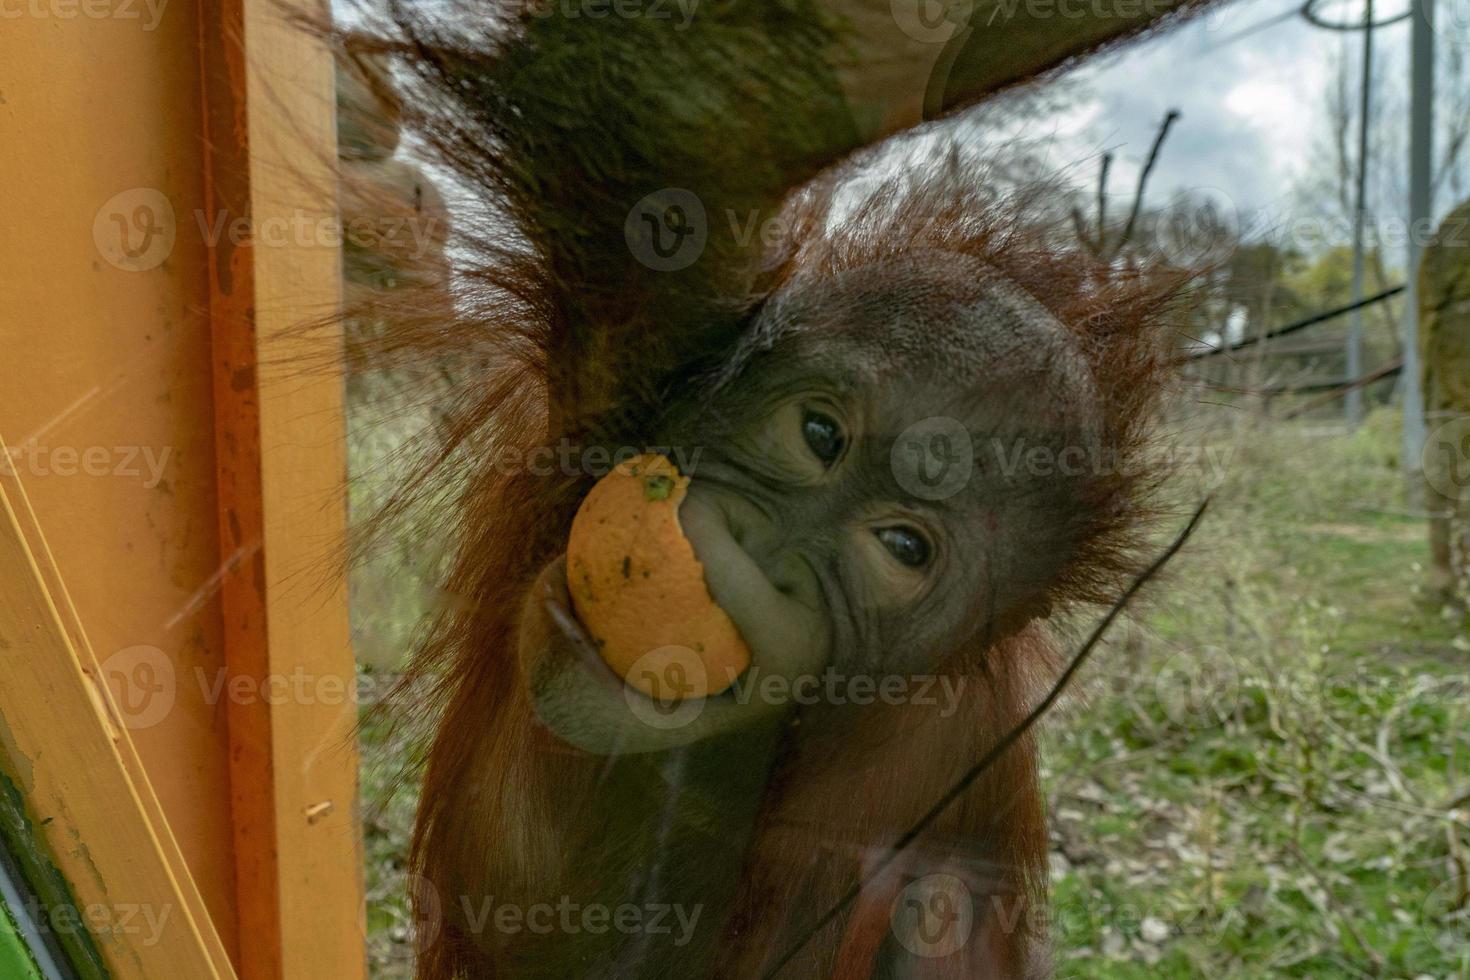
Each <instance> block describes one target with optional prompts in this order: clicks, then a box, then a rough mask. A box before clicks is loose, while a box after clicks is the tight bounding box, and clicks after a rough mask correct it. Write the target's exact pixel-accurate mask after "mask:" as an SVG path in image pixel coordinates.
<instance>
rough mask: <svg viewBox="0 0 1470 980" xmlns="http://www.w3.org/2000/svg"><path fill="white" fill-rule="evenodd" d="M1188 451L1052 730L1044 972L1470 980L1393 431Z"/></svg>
mask: <svg viewBox="0 0 1470 980" xmlns="http://www.w3.org/2000/svg"><path fill="white" fill-rule="evenodd" d="M1190 432H1191V435H1190V437H1189V439H1188V440H1182V441H1194V442H1203V443H1207V444H1208V445H1210V446H1212V447H1214V448H1216V449H1217V450H1220V451H1223V452H1225V453H1226V454H1227V458H1228V466H1227V467H1226V470H1225V475H1224V478H1223V480H1222V481H1221V482H1220V483H1219V485H1218V487H1217V488H1216V499H1215V503H1214V505H1213V507H1212V509H1211V511H1210V513H1209V515H1208V516H1207V518H1206V523H1205V524H1204V525H1203V526H1202V528H1201V530H1200V532H1199V534H1198V535H1197V536H1196V538H1195V539H1194V540H1193V541H1192V542H1191V543H1190V545H1189V547H1188V549H1187V550H1186V551H1185V552H1184V553H1183V554H1181V555H1180V556H1179V557H1178V558H1177V559H1176V561H1175V562H1174V563H1173V564H1172V565H1171V566H1170V568H1169V569H1168V571H1167V573H1166V576H1165V578H1164V579H1162V580H1161V581H1159V582H1157V583H1155V584H1154V586H1153V587H1152V588H1151V589H1150V591H1149V593H1148V596H1147V598H1146V599H1145V600H1144V601H1143V602H1142V603H1141V605H1140V606H1139V607H1138V608H1137V609H1136V610H1134V611H1133V615H1132V618H1131V619H1130V620H1129V621H1127V622H1125V623H1120V624H1119V625H1118V626H1116V627H1115V628H1114V630H1113V634H1112V636H1111V637H1110V638H1109V640H1108V642H1107V644H1106V646H1105V647H1104V648H1102V649H1100V650H1099V651H1098V652H1097V655H1096V657H1095V660H1094V662H1093V663H1092V664H1091V665H1090V666H1089V667H1088V669H1087V671H1086V676H1085V679H1084V680H1083V682H1082V684H1081V685H1080V687H1079V688H1078V692H1077V693H1078V696H1077V697H1075V698H1072V699H1070V700H1069V701H1068V702H1066V703H1065V705H1064V706H1063V707H1062V708H1060V709H1059V710H1058V711H1057V713H1056V714H1055V715H1054V716H1053V717H1052V718H1051V719H1049V721H1048V723H1047V726H1046V733H1045V735H1044V739H1043V744H1044V752H1045V759H1046V787H1047V796H1048V807H1049V810H1050V814H1051V821H1052V827H1053V858H1052V861H1053V863H1052V888H1053V898H1052V904H1051V916H1050V919H1051V927H1052V933H1053V939H1054V944H1055V958H1056V964H1057V974H1058V976H1060V977H1079V978H1082V977H1085V978H1103V980H1111V978H1119V980H1121V978H1135V977H1137V978H1144V977H1146V978H1149V980H1165V978H1175V977H1178V978H1185V977H1190V978H1193V977H1211V978H1252V980H1255V978H1261V977H1276V976H1284V977H1369V976H1381V977H1403V978H1414V980H1418V978H1422V977H1434V978H1459V980H1470V910H1467V909H1463V908H1461V909H1459V910H1456V909H1454V908H1452V906H1453V905H1454V903H1455V899H1457V898H1458V892H1459V890H1460V887H1461V885H1463V882H1464V878H1463V875H1464V874H1465V872H1464V871H1462V870H1457V869H1463V868H1464V867H1465V865H1466V863H1470V801H1466V802H1462V803H1460V804H1458V809H1456V810H1451V809H1450V808H1449V807H1448V806H1447V805H1446V803H1447V801H1448V800H1449V799H1450V798H1451V797H1456V796H1459V795H1460V794H1461V793H1464V792H1465V791H1466V790H1467V789H1470V652H1467V651H1470V630H1467V628H1466V624H1465V621H1464V618H1463V616H1462V615H1461V614H1460V613H1458V612H1456V611H1454V610H1448V609H1443V608H1441V606H1440V605H1439V604H1438V603H1437V602H1435V601H1432V599H1431V597H1429V596H1427V595H1424V594H1422V592H1421V589H1420V583H1422V582H1423V581H1424V580H1425V577H1426V573H1425V566H1426V565H1427V563H1428V548H1427V545H1426V539H1425V530H1424V522H1423V520H1422V519H1420V518H1418V517H1415V516H1412V511H1413V507H1412V506H1411V505H1410V504H1409V503H1408V502H1407V501H1406V499H1405V494H1404V491H1403V481H1402V478H1401V477H1400V476H1399V473H1398V471H1397V463H1396V461H1395V446H1396V440H1397V428H1396V420H1395V419H1394V418H1393V417H1392V416H1391V415H1389V414H1381V413H1380V414H1378V415H1375V416H1374V417H1372V418H1370V420H1369V422H1368V424H1367V425H1365V426H1364V427H1363V428H1362V429H1361V430H1360V431H1359V432H1358V433H1357V434H1356V435H1354V436H1352V437H1346V436H1341V435H1333V434H1330V433H1326V434H1324V433H1322V432H1321V431H1320V426H1319V427H1318V430H1314V429H1313V428H1312V427H1310V426H1298V425H1292V426H1274V427H1272V426H1269V425H1262V426H1257V425H1255V424H1253V423H1252V422H1251V421H1250V419H1249V417H1248V416H1247V415H1246V414H1245V413H1237V416H1227V417H1224V418H1222V419H1204V420H1200V419H1195V420H1192V421H1191V423H1190ZM1209 482H1211V478H1209V477H1207V476H1205V477H1201V476H1198V475H1197V474H1193V473H1190V472H1188V471H1182V472H1181V473H1180V474H1179V477H1178V479H1177V480H1176V484H1177V486H1178V495H1179V498H1180V500H1181V512H1185V511H1187V506H1188V503H1189V499H1190V498H1191V496H1192V493H1193V490H1194V488H1196V487H1197V486H1199V485H1202V484H1204V483H1209ZM1167 531H1168V529H1167V528H1164V529H1161V533H1167ZM1087 625H1088V623H1087V621H1086V617H1078V621H1077V622H1076V623H1075V624H1073V629H1074V631H1080V630H1082V629H1085V628H1086V627H1087ZM364 746H365V749H366V762H365V764H364V771H363V788H364V796H365V799H366V801H367V803H366V805H365V808H364V809H365V833H366V852H367V858H368V872H367V873H368V889H369V915H368V921H369V934H370V938H369V957H370V960H371V964H372V970H373V975H374V976H377V977H395V978H396V977H407V976H410V975H411V971H410V968H409V964H410V956H409V937H410V935H411V930H412V923H411V921H410V916H409V914H408V912H407V910H406V906H405V902H404V899H403V893H404V887H405V876H404V871H403V851H404V846H405V840H406V836H407V833H408V828H409V826H410V823H411V819H412V808H413V793H412V787H406V788H404V787H396V784H395V783H394V782H393V776H394V774H395V773H396V771H397V768H398V764H399V762H400V760H401V759H402V758H403V757H404V755H405V754H406V753H407V752H408V751H409V746H408V743H407V741H406V740H403V739H401V738H398V737H394V736H391V735H390V733H389V730H388V729H387V727H386V726H385V725H382V724H377V723H372V724H369V725H368V727H367V728H366V730H365V732H364ZM1457 875H1460V876H1461V877H1460V879H1459V881H1460V884H1459V885H1457V884H1456V877H1457Z"/></svg>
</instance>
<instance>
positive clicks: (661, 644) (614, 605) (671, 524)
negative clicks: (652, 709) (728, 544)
mask: <svg viewBox="0 0 1470 980" xmlns="http://www.w3.org/2000/svg"><path fill="white" fill-rule="evenodd" d="M688 490H689V478H688V477H686V476H683V475H681V474H680V473H679V470H678V468H677V467H675V466H674V464H673V463H672V462H670V461H669V460H668V459H666V458H664V457H663V456H658V455H654V454H644V455H641V456H635V457H633V458H632V459H630V460H627V461H626V462H623V463H619V464H618V465H617V466H616V467H614V468H613V471H612V472H611V473H609V474H608V475H607V476H605V477H603V478H602V479H601V480H599V481H598V482H597V484H596V485H595V486H594V487H593V488H592V490H591V492H590V493H588V494H587V498H586V499H585V500H583V501H582V505H581V507H580V508H579V509H578V510H577V514H576V516H575V517H574V518H573V519H572V532H571V537H570V539H569V540H568V542H567V588H568V591H569V592H570V593H571V597H572V608H573V611H574V612H575V613H576V615H577V618H578V619H579V620H580V621H581V623H582V625H583V626H584V627H585V628H586V629H587V632H588V633H589V634H590V635H591V637H592V641H593V643H594V644H595V645H596V647H597V651H598V653H599V654H600V655H601V656H602V659H603V660H605V661H606V662H607V664H608V666H610V667H611V668H612V669H613V670H614V671H616V672H617V674H618V676H620V677H622V678H623V679H624V680H625V681H626V682H627V683H628V684H630V685H632V686H633V687H635V688H637V689H638V690H640V691H642V692H643V693H645V694H648V695H650V696H652V697H655V698H659V699H661V700H681V699H683V698H698V697H705V696H706V695H710V694H718V693H720V692H721V691H723V690H725V689H726V688H728V687H729V686H730V684H731V683H732V682H733V681H734V679H735V678H736V677H737V676H739V674H740V673H741V671H743V670H745V668H746V667H747V666H749V664H750V649H749V648H748V647H747V646H746V644H745V640H744V639H743V638H742V637H741V635H740V631H739V629H738V628H737V627H736V626H735V623H734V622H733V621H732V620H731V619H730V617H729V615H728V614H726V612H725V610H723V609H721V608H720V606H719V604H718V603H716V602H715V600H714V597H713V596H711V595H710V591H709V586H708V585H707V584H706V582H705V578H704V565H703V564H702V563H701V562H700V560H699V559H698V558H697V557H696V556H695V554H694V546H693V545H691V544H690V543H689V539H688V538H686V537H685V536H684V531H683V528H682V527H680V525H679V504H680V503H681V502H682V501H683V500H684V496H685V494H686V493H688Z"/></svg>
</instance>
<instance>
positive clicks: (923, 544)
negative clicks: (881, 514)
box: [873, 525, 930, 568]
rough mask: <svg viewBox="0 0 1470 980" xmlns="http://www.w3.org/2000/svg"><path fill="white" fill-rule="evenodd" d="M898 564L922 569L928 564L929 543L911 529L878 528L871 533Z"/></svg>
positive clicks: (900, 526)
mask: <svg viewBox="0 0 1470 980" xmlns="http://www.w3.org/2000/svg"><path fill="white" fill-rule="evenodd" d="M873 533H874V534H876V535H877V536H878V540H879V541H881V542H883V547H885V548H887V549H888V553H889V554H890V555H892V556H893V557H894V558H896V559H898V562H899V564H901V565H907V566H909V567H910V568H923V567H924V566H925V565H927V564H929V553H930V549H929V541H928V540H927V539H926V538H925V537H924V536H923V535H922V534H920V533H919V532H918V531H915V530H914V529H913V528H911V527H904V526H903V525H899V526H898V527H880V528H878V529H877V530H876V531H874V532H873Z"/></svg>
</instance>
